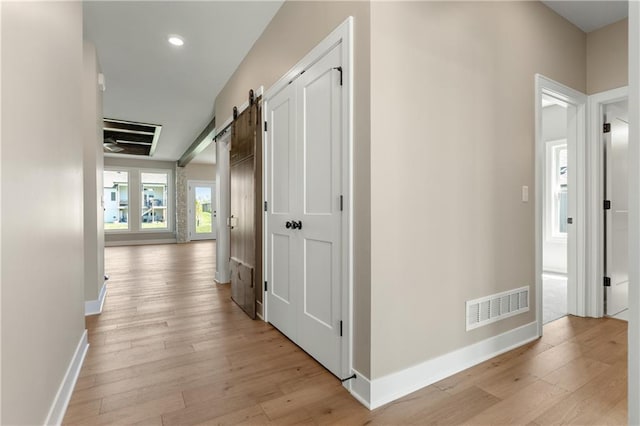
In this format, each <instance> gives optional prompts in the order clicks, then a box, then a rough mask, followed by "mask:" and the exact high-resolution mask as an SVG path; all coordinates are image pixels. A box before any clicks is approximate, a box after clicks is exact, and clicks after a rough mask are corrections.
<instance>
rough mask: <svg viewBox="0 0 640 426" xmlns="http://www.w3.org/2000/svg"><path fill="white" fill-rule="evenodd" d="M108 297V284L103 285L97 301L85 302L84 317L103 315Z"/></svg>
mask: <svg viewBox="0 0 640 426" xmlns="http://www.w3.org/2000/svg"><path fill="white" fill-rule="evenodd" d="M106 296H107V283H106V282H105V283H104V284H102V288H101V289H100V294H99V295H98V299H96V300H86V301H85V302H84V315H85V316H89V315H99V314H101V313H102V307H103V306H104V300H105V299H106Z"/></svg>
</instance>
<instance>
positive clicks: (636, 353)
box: [628, 1, 640, 425]
mask: <svg viewBox="0 0 640 426" xmlns="http://www.w3.org/2000/svg"><path fill="white" fill-rule="evenodd" d="M639 140H640V2H637V1H630V2H629V332H628V335H629V355H628V359H629V373H628V383H629V393H628V407H629V424H631V425H637V424H640V404H638V401H639V400H640V146H639Z"/></svg>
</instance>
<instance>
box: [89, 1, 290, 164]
mask: <svg viewBox="0 0 640 426" xmlns="http://www.w3.org/2000/svg"><path fill="white" fill-rule="evenodd" d="M281 5H282V0H275V1H196V2H187V1H171V2H167V1H159V2H156V1H140V2H130V1H127V2H125V1H87V2H85V3H84V35H85V39H86V40H89V41H91V42H93V43H94V44H95V45H96V48H97V51H98V58H99V60H100V65H101V67H102V72H103V74H104V75H105V80H106V87H107V90H106V91H105V93H104V116H105V117H108V118H117V119H123V120H130V121H139V122H144V123H151V124H161V125H162V132H161V134H160V139H159V141H158V145H157V148H156V152H155V154H154V156H153V158H152V159H154V160H177V159H178V158H180V156H181V155H182V154H183V153H184V151H185V150H186V149H187V148H188V147H189V145H190V144H191V143H192V142H193V141H194V139H195V138H196V137H197V136H198V135H199V134H200V132H202V130H203V129H204V128H205V127H206V125H207V124H208V123H209V122H210V121H211V119H212V118H213V103H214V100H215V97H216V96H217V94H218V93H219V91H220V90H221V89H222V88H223V86H224V84H225V83H226V82H227V80H228V79H229V77H231V74H232V73H233V71H234V70H235V69H236V68H237V67H238V65H239V64H240V62H241V61H242V59H243V58H244V56H245V55H246V54H247V52H248V51H249V49H250V48H251V46H253V43H254V42H255V41H256V40H257V38H258V37H259V36H260V34H261V33H262V31H263V30H264V28H265V27H266V25H267V24H268V23H269V22H270V21H271V19H272V18H273V16H274V15H275V13H276V12H277V10H278V9H279V7H280V6H281ZM169 34H179V35H181V36H182V37H183V38H184V41H185V44H184V46H182V47H180V48H178V47H174V46H172V45H170V44H169V43H168V42H167V37H168V35H169ZM249 89H250V88H247V91H248V90H249ZM136 158H140V157H136ZM213 161H215V158H214V160H213Z"/></svg>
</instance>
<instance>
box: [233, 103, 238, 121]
mask: <svg viewBox="0 0 640 426" xmlns="http://www.w3.org/2000/svg"><path fill="white" fill-rule="evenodd" d="M236 118H238V107H235V106H234V107H233V119H234V120H235V119H236Z"/></svg>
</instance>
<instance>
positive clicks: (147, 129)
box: [103, 118, 162, 157]
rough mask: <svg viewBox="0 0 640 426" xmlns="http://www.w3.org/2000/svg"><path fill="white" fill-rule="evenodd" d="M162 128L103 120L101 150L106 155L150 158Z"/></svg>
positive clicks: (108, 119) (155, 125)
mask: <svg viewBox="0 0 640 426" xmlns="http://www.w3.org/2000/svg"><path fill="white" fill-rule="evenodd" d="M160 130H162V126H160V125H158V124H146V123H135V122H133V121H124V120H114V119H112V118H105V119H104V121H103V135H104V136H103V138H104V142H103V148H104V152H105V153H106V154H129V155H143V156H147V157H151V156H152V155H153V153H154V151H155V149H156V144H157V143H158V138H159V137H160Z"/></svg>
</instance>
